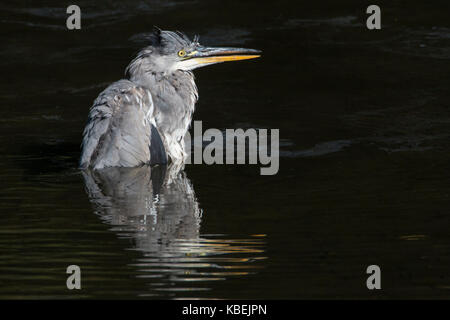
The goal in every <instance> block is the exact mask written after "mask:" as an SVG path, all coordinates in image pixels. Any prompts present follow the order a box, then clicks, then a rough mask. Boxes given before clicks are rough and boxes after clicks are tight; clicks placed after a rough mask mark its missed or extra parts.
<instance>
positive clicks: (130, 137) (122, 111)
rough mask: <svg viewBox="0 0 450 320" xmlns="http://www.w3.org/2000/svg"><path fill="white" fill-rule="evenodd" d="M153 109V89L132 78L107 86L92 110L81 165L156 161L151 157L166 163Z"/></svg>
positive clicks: (135, 164)
mask: <svg viewBox="0 0 450 320" xmlns="http://www.w3.org/2000/svg"><path fill="white" fill-rule="evenodd" d="M153 110H154V106H153V101H152V96H151V93H150V91H148V89H145V88H143V87H140V86H138V85H136V84H134V83H133V82H131V81H128V80H120V81H118V82H116V83H113V84H112V85H110V86H109V87H108V88H106V89H105V90H104V91H103V92H102V93H101V94H100V95H99V97H98V98H97V99H96V100H95V102H94V105H93V106H92V108H91V110H90V112H89V117H88V122H87V125H86V128H85V130H84V133H83V143H82V154H81V158H80V167H82V168H86V167H92V168H95V169H101V168H104V167H116V166H119V167H135V166H139V165H142V164H145V163H156V162H155V161H152V159H151V157H152V156H154V157H155V158H156V159H155V160H159V161H160V163H166V162H167V157H166V155H165V152H164V146H163V145H162V141H161V138H160V136H159V133H158V130H157V129H156V127H155V126H154V120H153ZM152 126H153V128H152Z"/></svg>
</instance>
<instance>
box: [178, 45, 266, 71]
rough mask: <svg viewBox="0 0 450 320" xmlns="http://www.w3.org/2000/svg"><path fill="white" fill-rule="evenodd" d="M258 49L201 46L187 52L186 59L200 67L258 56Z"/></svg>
mask: <svg viewBox="0 0 450 320" xmlns="http://www.w3.org/2000/svg"><path fill="white" fill-rule="evenodd" d="M259 53H261V51H260V50H255V49H245V48H209V47H201V48H198V49H197V50H196V51H193V52H191V53H189V54H187V57H186V58H187V59H190V60H191V63H192V64H195V67H196V68H197V67H202V66H204V65H210V64H213V63H219V62H225V61H238V60H247V59H254V58H259V57H260V55H259Z"/></svg>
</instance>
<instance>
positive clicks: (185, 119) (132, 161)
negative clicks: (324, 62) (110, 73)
mask: <svg viewBox="0 0 450 320" xmlns="http://www.w3.org/2000/svg"><path fill="white" fill-rule="evenodd" d="M148 41H149V46H147V47H145V48H144V49H142V50H141V51H140V52H139V53H138V54H137V56H136V58H134V59H133V60H132V61H131V63H130V64H129V65H128V67H127V68H126V70H125V75H126V79H122V80H119V81H117V82H115V83H113V84H111V85H110V86H109V87H107V88H106V89H105V90H104V91H103V92H102V93H100V95H99V96H98V97H97V99H96V100H95V101H94V104H93V106H92V107H91V109H90V112H89V116H88V121H87V124H86V128H85V129H84V132H83V142H82V144H81V148H82V151H81V158H80V167H81V168H93V169H101V168H105V167H135V166H140V165H144V164H164V163H167V162H168V161H170V160H171V161H173V162H177V161H184V160H185V159H186V157H187V154H186V152H185V146H184V136H185V135H186V133H187V130H188V129H189V125H190V123H191V120H192V114H193V112H194V107H195V103H196V102H197V100H198V93H197V86H196V85H195V81H194V75H193V73H192V70H194V69H196V68H199V67H203V66H207V65H211V64H215V63H219V62H225V61H237V60H244V59H252V58H257V57H259V53H260V51H259V50H254V49H244V48H211V47H205V46H202V45H200V44H199V42H198V37H195V38H194V40H193V41H191V40H190V39H189V38H188V37H187V36H186V35H184V34H183V33H180V32H172V31H162V30H159V29H155V31H154V32H153V33H152V34H151V35H150V36H149V39H148Z"/></svg>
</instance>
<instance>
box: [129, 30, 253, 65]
mask: <svg viewBox="0 0 450 320" xmlns="http://www.w3.org/2000/svg"><path fill="white" fill-rule="evenodd" d="M149 40H150V46H148V47H146V48H144V49H143V50H142V51H141V52H140V53H139V54H138V56H137V57H136V59H135V60H134V61H133V62H138V61H140V63H141V65H142V67H144V68H145V69H146V70H147V71H151V72H162V73H170V72H173V71H176V70H183V71H190V70H193V69H196V68H199V67H203V66H207V65H211V64H215V63H220V62H225V61H238V60H245V59H253V58H258V57H259V56H260V55H259V53H260V52H261V51H259V50H254V49H245V48H228V47H205V46H202V45H201V44H200V43H199V41H198V40H199V39H198V37H194V39H193V40H190V39H189V38H188V37H187V36H186V35H185V34H183V33H181V32H172V31H163V30H159V29H155V30H154V31H153V33H152V34H151V35H150V36H149ZM133 62H132V64H130V66H129V68H128V69H130V67H132V65H133ZM129 71H130V70H127V72H129ZM131 71H132V70H131Z"/></svg>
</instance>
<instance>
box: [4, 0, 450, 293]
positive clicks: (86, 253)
mask: <svg viewBox="0 0 450 320" xmlns="http://www.w3.org/2000/svg"><path fill="white" fill-rule="evenodd" d="M69 4H72V3H64V2H60V1H40V2H39V3H35V2H31V1H22V2H16V3H9V2H8V3H6V2H5V3H2V4H1V5H0V30H1V31H0V41H1V43H2V46H1V49H0V66H1V70H2V74H1V77H0V79H1V80H0V81H1V86H0V97H1V100H0V101H1V108H0V123H1V124H0V133H1V134H0V153H1V157H0V176H1V178H2V183H1V187H0V188H1V189H0V209H1V215H0V252H1V253H0V254H1V259H0V297H1V298H14V299H16V298H40V299H41V298H81V297H82V298H187V297H189V298H211V299H212V298H273V299H280V298H289V299H293V298H436V297H437V298H448V297H450V290H449V289H450V197H449V194H450V179H449V178H450V171H449V170H450V162H449V161H450V152H449V151H450V143H449V137H450V109H449V104H448V102H449V97H450V95H449V84H450V81H449V72H450V66H449V59H450V25H449V20H448V13H449V10H448V9H449V8H448V4H447V3H446V2H444V1H442V2H426V3H425V2H424V1H389V2H378V3H377V4H379V5H380V7H381V9H382V30H379V31H369V30H367V29H366V27H365V19H366V17H367V15H366V14H365V9H366V7H367V5H368V3H365V2H361V1H315V2H314V3H313V2H293V1H292V2H291V1H277V2H274V1H270V2H269V1H268V2H267V3H265V2H262V1H248V2H247V1H246V2H245V3H240V4H238V3H235V4H231V3H229V2H224V1H189V0H187V1H180V2H177V1H138V0H134V1H127V2H126V4H125V3H123V1H108V2H104V3H101V2H99V3H98V4H93V2H91V1H77V2H76V4H78V5H79V6H80V7H81V10H82V29H81V30H80V31H68V30H67V29H66V27H65V19H66V16H67V15H66V13H65V9H66V7H67V6H68V5H69ZM153 25H157V26H159V27H161V28H164V29H178V30H182V31H184V32H186V33H187V34H188V35H190V36H193V35H194V34H199V35H200V39H201V42H203V43H204V44H208V45H228V46H243V47H250V48H257V49H261V50H263V57H262V58H261V59H258V60H252V61H245V62H239V63H227V64H221V65H216V66H211V67H208V68H204V69H200V70H198V71H197V72H196V76H197V84H198V87H199V93H200V101H199V103H198V105H197V111H196V113H195V119H196V120H202V121H203V127H204V129H206V128H219V129H225V128H244V129H246V128H279V129H280V138H281V141H280V143H281V159H280V170H279V173H278V174H277V175H274V176H261V175H259V166H255V165H253V166H242V165H234V166H224V165H212V166H207V165H188V166H187V167H186V169H185V171H184V172H182V173H181V174H180V175H176V176H174V177H171V176H170V168H154V169H152V170H150V169H142V168H141V169H135V170H125V171H124V170H113V171H111V172H109V173H108V174H106V175H103V176H101V175H96V174H90V173H84V174H83V173H82V172H80V171H79V170H77V168H76V165H77V160H78V156H79V144H80V140H81V132H82V130H83V126H84V123H85V120H86V116H87V112H88V109H89V107H90V105H91V103H92V101H93V100H94V99H95V97H96V96H97V94H98V93H99V92H100V91H101V90H103V88H105V87H106V86H107V85H108V84H109V83H111V82H113V81H115V80H117V79H120V78H121V77H122V75H123V70H124V68H125V66H126V65H127V63H128V62H129V61H130V59H131V58H132V56H133V54H135V52H136V51H137V50H138V48H139V46H141V45H142V43H141V41H142V39H143V38H144V37H143V36H144V35H145V33H146V32H149V31H150V30H151V28H152V26H153ZM169 180H170V181H169ZM72 264H76V265H79V266H80V267H81V270H82V289H81V290H79V291H75V290H74V291H69V290H67V288H66V277H67V275H66V268H67V266H68V265H72ZM372 264H376V265H379V266H380V267H381V272H382V290H380V291H376V292H373V291H369V290H368V289H367V288H366V278H367V275H366V273H365V271H366V268H367V266H368V265H372Z"/></svg>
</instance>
